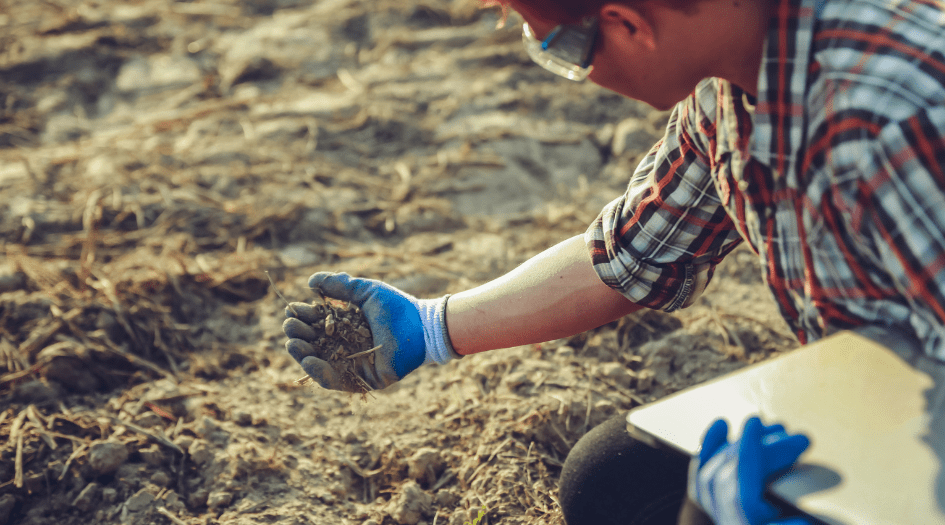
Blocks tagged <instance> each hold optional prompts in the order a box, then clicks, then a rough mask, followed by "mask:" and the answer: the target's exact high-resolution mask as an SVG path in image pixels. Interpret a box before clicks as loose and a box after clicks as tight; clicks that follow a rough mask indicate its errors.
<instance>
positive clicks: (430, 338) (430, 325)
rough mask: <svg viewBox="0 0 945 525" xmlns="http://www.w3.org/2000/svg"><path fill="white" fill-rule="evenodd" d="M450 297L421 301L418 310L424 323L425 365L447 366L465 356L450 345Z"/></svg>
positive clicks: (418, 303)
mask: <svg viewBox="0 0 945 525" xmlns="http://www.w3.org/2000/svg"><path fill="white" fill-rule="evenodd" d="M447 299H449V295H444V296H443V297H440V298H439V299H420V300H418V301H417V309H418V310H420V321H421V322H422V323H423V340H424V342H425V343H426V347H427V348H426V350H427V355H426V358H425V359H424V360H423V364H427V363H437V364H440V365H445V364H446V363H448V362H450V361H452V360H453V359H459V358H461V357H463V356H461V355H459V354H457V353H456V350H453V345H452V343H450V334H449V331H447V329H446V300H447Z"/></svg>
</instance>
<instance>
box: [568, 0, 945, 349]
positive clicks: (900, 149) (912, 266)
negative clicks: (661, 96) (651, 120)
mask: <svg viewBox="0 0 945 525" xmlns="http://www.w3.org/2000/svg"><path fill="white" fill-rule="evenodd" d="M750 102H751V101H750V99H749V97H747V96H746V95H744V94H743V92H742V91H741V90H740V89H739V88H738V87H736V86H732V85H731V84H729V83H728V82H727V81H724V80H720V79H707V80H705V81H703V82H702V83H701V84H700V85H699V86H698V87H697V89H696V90H695V91H694V93H693V94H692V95H691V96H690V97H688V98H687V99H686V100H684V101H683V102H680V103H679V104H678V105H677V107H676V108H675V110H674V112H673V114H672V116H671V119H670V123H669V126H668V129H667V132H666V136H665V137H664V138H663V140H661V141H660V143H658V144H657V145H656V146H655V147H654V148H653V149H652V150H651V151H650V153H649V154H648V156H647V157H646V158H645V159H644V160H643V161H642V162H641V163H640V165H639V167H638V168H637V170H636V172H635V173H634V174H633V176H632V178H631V181H630V184H629V187H628V189H627V192H626V193H625V194H624V195H623V196H621V197H620V198H618V199H616V200H615V201H613V202H612V203H610V204H609V205H608V206H607V207H606V208H605V209H604V210H603V211H602V212H601V214H600V215H599V216H598V218H597V220H596V221H595V222H594V223H593V224H592V225H591V226H590V228H589V229H588V231H587V233H586V235H585V239H586V241H587V243H588V247H589V250H590V252H591V257H592V259H593V263H594V266H595V269H596V270H597V272H598V274H599V275H600V277H601V279H602V280H603V281H604V282H605V283H607V284H608V285H610V286H611V287H613V288H615V289H617V290H618V291H620V292H621V293H623V294H624V295H625V296H626V297H628V298H629V299H631V300H632V301H634V302H636V303H638V304H641V305H643V306H647V307H650V308H656V309H662V310H666V311H672V310H675V309H677V308H681V307H685V306H688V305H690V304H692V302H693V301H694V300H695V299H696V298H697V297H698V296H699V294H701V293H702V291H703V290H704V289H705V286H706V285H707V284H708V281H709V279H711V276H712V272H713V269H714V267H715V265H716V264H717V263H718V262H719V261H720V260H721V259H722V258H723V257H724V256H725V255H726V254H727V253H729V252H730V251H731V250H732V249H733V248H734V247H735V246H736V245H737V244H738V243H740V242H742V241H743V240H745V241H747V242H748V244H749V246H750V247H751V248H752V249H753V250H754V251H755V252H756V253H757V254H758V257H759V258H760V260H761V262H762V263H763V265H764V268H765V279H766V281H767V283H768V284H769V286H770V288H771V290H772V291H773V293H774V296H775V299H776V300H777V302H778V304H779V306H780V308H781V312H782V314H783V315H784V317H785V319H787V321H788V323H789V324H790V325H791V327H792V328H793V329H794V331H795V333H796V334H797V337H798V338H799V339H800V341H801V342H808V341H810V340H813V339H817V338H820V337H822V336H824V335H827V334H828V333H829V332H831V331H834V330H837V329H845V328H853V327H856V326H860V325H863V324H882V325H887V326H896V327H899V328H902V329H905V330H909V331H911V332H913V333H915V335H916V336H918V337H919V339H921V340H922V341H923V342H924V346H925V350H926V352H927V353H929V354H930V355H932V356H934V357H937V358H939V359H945V191H943V189H945V3H943V2H941V1H933V0H892V1H883V0H829V1H828V2H827V3H826V5H825V6H824V9H823V11H822V13H821V15H820V16H819V17H817V18H816V20H815V16H814V0H782V1H781V2H780V4H779V5H778V6H777V8H776V12H775V14H774V16H773V17H772V20H771V22H770V28H769V32H768V37H767V40H766V42H765V53H764V61H763V63H762V68H761V74H760V78H759V84H758V100H757V102H755V104H754V108H752V106H751V105H750Z"/></svg>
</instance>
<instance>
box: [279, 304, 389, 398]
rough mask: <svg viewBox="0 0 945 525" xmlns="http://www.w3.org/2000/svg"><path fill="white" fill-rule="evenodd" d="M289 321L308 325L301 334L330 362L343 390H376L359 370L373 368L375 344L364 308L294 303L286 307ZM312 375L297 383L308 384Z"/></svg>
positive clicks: (318, 356)
mask: <svg viewBox="0 0 945 525" xmlns="http://www.w3.org/2000/svg"><path fill="white" fill-rule="evenodd" d="M286 316H288V317H289V318H288V319H286V324H296V325H301V324H304V325H305V326H304V327H302V328H301V329H300V330H299V332H298V333H301V334H304V339H305V341H307V342H308V343H309V344H310V345H311V346H312V354H311V355H314V356H315V357H317V358H319V359H321V360H323V361H327V362H328V364H329V365H331V367H332V368H333V369H334V370H335V373H337V374H338V376H339V377H341V378H342V382H343V383H344V390H345V391H346V392H355V393H358V394H367V393H368V392H370V391H371V390H373V389H372V388H371V387H370V386H369V385H368V384H367V383H366V382H365V381H364V379H363V378H362V376H361V374H360V373H359V371H360V370H363V369H364V368H365V367H369V368H373V367H374V359H375V356H374V352H376V351H377V350H378V349H379V348H380V347H375V346H374V338H373V336H372V335H371V325H370V324H368V320H367V318H366V317H365V316H364V313H362V312H361V310H360V309H359V308H358V307H356V306H354V305H352V304H350V303H346V304H342V305H336V304H332V303H329V302H327V301H326V302H323V303H312V304H306V303H291V304H290V305H289V306H288V307H287V308H286ZM309 379H310V378H309V377H304V378H302V379H299V380H298V381H297V382H298V383H300V384H305V383H306V382H308V380H309Z"/></svg>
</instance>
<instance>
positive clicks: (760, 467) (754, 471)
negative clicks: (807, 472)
mask: <svg viewBox="0 0 945 525" xmlns="http://www.w3.org/2000/svg"><path fill="white" fill-rule="evenodd" d="M809 445H810V440H809V439H808V438H807V437H806V436H804V435H801V434H795V435H790V434H788V433H787V432H785V430H784V427H783V426H781V425H771V426H764V425H762V423H761V420H760V419H758V418H757V417H753V418H751V419H749V420H748V421H746V422H745V428H744V430H743V431H742V436H741V438H740V439H739V440H738V441H736V442H735V443H731V444H730V443H728V425H727V424H726V423H725V421H724V420H721V419H719V420H717V421H715V422H714V423H713V424H712V426H711V427H709V430H708V431H707V432H706V435H705V437H704V438H703V442H702V448H701V449H700V451H699V454H698V456H697V457H696V458H694V465H693V467H694V468H693V471H692V472H691V473H690V480H689V493H690V497H691V498H692V499H694V500H695V501H696V502H697V503H699V505H700V506H702V508H703V510H705V511H706V513H707V514H709V516H710V517H711V518H712V519H713V521H714V522H715V523H719V524H722V523H724V524H729V523H731V524H733V525H775V524H777V525H809V523H810V522H809V521H807V520H804V519H802V518H790V519H786V520H783V521H777V519H778V511H777V509H776V508H775V507H774V506H773V505H771V504H770V503H769V502H768V501H766V500H765V498H764V491H765V487H766V486H767V484H768V483H769V482H771V481H772V480H773V479H774V478H775V477H777V476H778V475H780V474H782V473H783V472H785V471H786V470H787V469H788V468H790V467H791V465H793V464H794V462H795V461H797V458H798V457H799V456H800V455H801V454H802V453H803V452H804V450H806V449H807V447H808V446H809Z"/></svg>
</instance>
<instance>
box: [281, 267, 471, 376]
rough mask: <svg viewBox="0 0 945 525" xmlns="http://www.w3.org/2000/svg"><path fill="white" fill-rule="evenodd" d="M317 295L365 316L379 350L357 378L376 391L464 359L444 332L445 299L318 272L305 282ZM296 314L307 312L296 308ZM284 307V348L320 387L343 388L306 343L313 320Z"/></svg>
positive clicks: (344, 275)
mask: <svg viewBox="0 0 945 525" xmlns="http://www.w3.org/2000/svg"><path fill="white" fill-rule="evenodd" d="M308 285H309V287H311V288H312V290H315V291H316V292H317V293H319V294H321V295H323V296H326V297H331V298H334V299H338V300H341V301H347V302H350V303H351V304H354V305H356V306H357V307H358V308H360V309H361V311H362V312H363V313H364V316H365V317H366V318H367V320H368V324H370V326H371V335H372V336H373V338H374V345H375V346H378V345H380V346H381V348H380V349H379V350H377V351H376V352H375V353H374V356H375V358H374V360H373V363H371V362H370V361H369V360H367V359H361V360H360V362H359V364H360V367H361V370H360V371H359V375H360V376H361V379H363V380H364V381H365V382H366V383H367V384H368V385H370V387H371V388H372V389H375V390H380V389H382V388H385V387H387V386H390V385H392V384H394V383H396V382H397V381H399V380H401V379H402V378H403V377H404V376H405V375H407V374H409V373H410V372H413V371H414V370H416V369H417V368H418V367H419V366H420V365H423V364H426V363H439V364H445V363H447V362H449V361H450V360H452V359H457V358H460V357H462V356H460V355H459V354H457V353H456V351H455V350H453V347H452V345H451V344H450V338H449V333H448V332H447V330H446V300H447V298H448V297H449V296H448V295H447V296H443V297H440V298H439V299H417V298H415V297H413V296H411V295H409V294H406V293H404V292H402V291H400V290H398V289H396V288H394V287H393V286H390V285H388V284H385V283H382V282H380V281H374V280H370V279H356V278H352V277H351V276H350V275H348V274H346V273H330V272H318V273H316V274H314V275H312V276H311V277H310V278H309V280H308ZM296 311H297V312H299V316H304V315H306V312H308V310H302V309H296ZM295 315H296V314H295V312H293V311H292V310H291V309H288V308H287V309H286V316H287V317H289V319H286V320H285V323H283V325H282V328H283V330H284V331H285V334H286V335H287V336H289V341H288V342H287V343H286V345H285V346H286V350H288V351H289V354H290V355H291V356H292V357H293V358H294V359H295V360H296V361H298V362H299V364H300V365H302V369H303V370H305V372H306V373H308V375H309V376H311V377H312V379H314V380H315V381H316V382H317V383H318V384H319V385H321V386H322V388H327V389H329V390H345V386H344V382H343V381H342V378H341V377H340V376H339V375H338V374H337V373H336V372H335V369H334V368H332V367H331V366H330V365H329V364H328V363H327V362H326V361H324V360H322V359H319V358H317V357H315V349H314V348H313V347H312V345H311V344H309V343H308V342H307V341H306V340H305V339H306V334H307V333H311V328H310V327H309V326H308V325H307V324H306V323H311V322H313V321H314V319H304V318H303V319H301V320H300V319H295V318H294V317H295Z"/></svg>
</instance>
